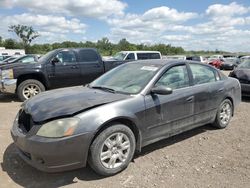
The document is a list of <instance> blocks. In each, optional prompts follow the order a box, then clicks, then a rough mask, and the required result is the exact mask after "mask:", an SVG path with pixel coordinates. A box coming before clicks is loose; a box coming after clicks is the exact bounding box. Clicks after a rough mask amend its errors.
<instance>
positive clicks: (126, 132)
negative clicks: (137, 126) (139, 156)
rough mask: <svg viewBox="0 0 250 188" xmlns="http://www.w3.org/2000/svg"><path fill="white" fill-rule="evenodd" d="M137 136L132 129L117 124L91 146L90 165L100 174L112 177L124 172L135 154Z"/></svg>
mask: <svg viewBox="0 0 250 188" xmlns="http://www.w3.org/2000/svg"><path fill="white" fill-rule="evenodd" d="M135 145H136V143H135V136H134V133H133V132H132V131H131V129H130V128H129V127H127V126H125V125H122V124H115V125H113V126H111V127H108V128H107V129H105V130H103V131H102V132H101V133H100V134H99V135H98V136H97V137H96V138H95V140H94V142H93V143H92V144H91V146H90V155H89V160H88V162H89V164H90V166H91V168H92V169H93V170H94V171H95V172H96V173H98V174H100V175H103V176H111V175H114V174H116V173H118V172H121V171H122V170H124V169H125V168H126V167H127V166H128V164H129V163H130V161H131V160H132V158H133V156H134V152H135Z"/></svg>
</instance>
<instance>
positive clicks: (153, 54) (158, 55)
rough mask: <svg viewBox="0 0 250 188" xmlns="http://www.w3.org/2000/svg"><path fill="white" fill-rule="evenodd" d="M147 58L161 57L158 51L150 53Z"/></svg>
mask: <svg viewBox="0 0 250 188" xmlns="http://www.w3.org/2000/svg"><path fill="white" fill-rule="evenodd" d="M149 58H150V59H161V56H160V54H159V53H150V54H149Z"/></svg>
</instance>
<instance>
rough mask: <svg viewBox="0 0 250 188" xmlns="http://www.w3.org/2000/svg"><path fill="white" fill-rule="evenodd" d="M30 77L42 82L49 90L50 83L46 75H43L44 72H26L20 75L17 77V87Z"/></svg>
mask: <svg viewBox="0 0 250 188" xmlns="http://www.w3.org/2000/svg"><path fill="white" fill-rule="evenodd" d="M28 79H34V80H37V81H39V82H41V83H42V84H43V85H44V87H45V89H46V90H47V89H48V84H47V82H46V79H45V77H44V76H43V75H42V74H35V73H33V74H24V75H20V76H19V77H18V78H17V86H16V88H18V86H19V85H20V84H21V83H22V82H23V81H25V80H28Z"/></svg>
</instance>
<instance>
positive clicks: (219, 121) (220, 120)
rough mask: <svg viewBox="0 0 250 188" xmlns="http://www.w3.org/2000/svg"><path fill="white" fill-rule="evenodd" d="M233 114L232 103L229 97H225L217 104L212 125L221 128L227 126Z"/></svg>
mask: <svg viewBox="0 0 250 188" xmlns="http://www.w3.org/2000/svg"><path fill="white" fill-rule="evenodd" d="M232 115H233V104H232V102H231V101H230V100H229V99H225V100H224V101H223V102H222V103H221V104H220V106H219V108H218V111H217V114H216V118H215V121H214V122H213V123H212V126H214V127H216V128H219V129H223V128H225V127H227V126H228V124H229V123H230V120H231V118H232Z"/></svg>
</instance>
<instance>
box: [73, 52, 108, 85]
mask: <svg viewBox="0 0 250 188" xmlns="http://www.w3.org/2000/svg"><path fill="white" fill-rule="evenodd" d="M78 57H79V66H80V82H81V84H88V83H90V82H92V81H93V80H95V79H96V78H97V77H99V76H101V75H102V74H103V73H104V64H103V62H102V59H101V57H100V56H99V55H98V53H97V51H95V50H93V49H81V50H79V51H78Z"/></svg>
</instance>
